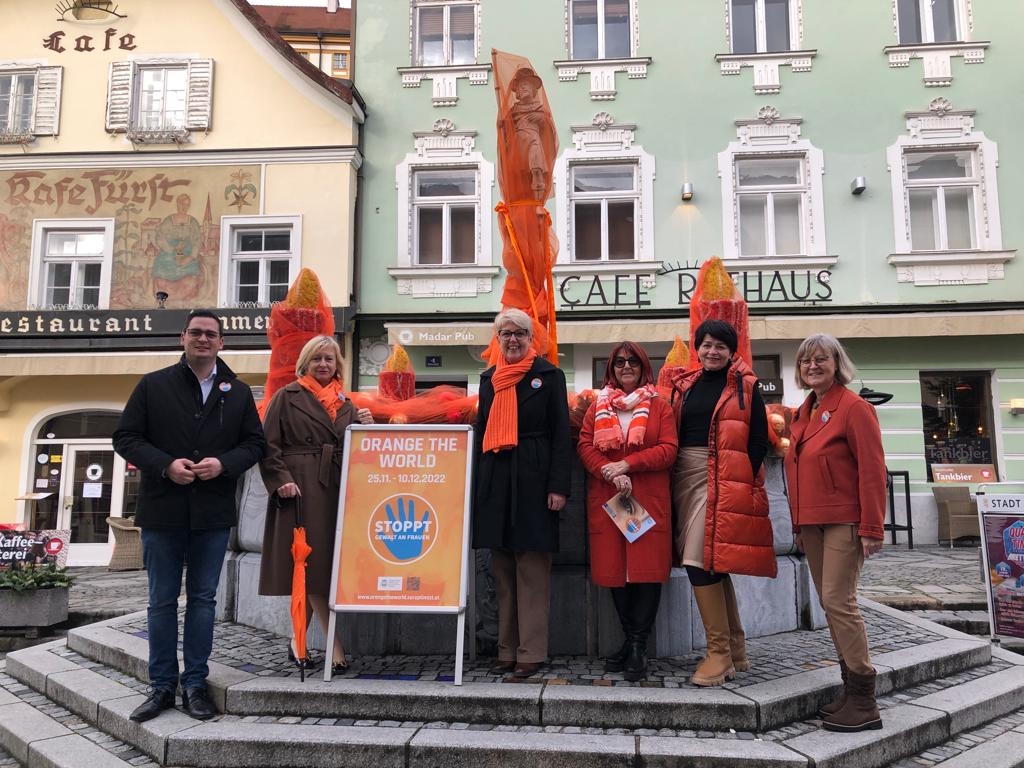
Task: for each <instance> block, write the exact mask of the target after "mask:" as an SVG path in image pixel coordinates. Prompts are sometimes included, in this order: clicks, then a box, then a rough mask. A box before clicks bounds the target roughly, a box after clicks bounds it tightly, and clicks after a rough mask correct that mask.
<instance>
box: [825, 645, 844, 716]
mask: <svg viewBox="0 0 1024 768" xmlns="http://www.w3.org/2000/svg"><path fill="white" fill-rule="evenodd" d="M849 674H850V673H849V670H848V669H847V668H846V662H845V661H843V660H842V659H840V660H839V675H840V676H841V677H842V678H843V690H841V691H840V692H839V695H838V696H836V697H835V699H833V700H832V703H831V704H823V705H822V706H820V707H818V717H821V718H825V717H828V716H829V715H834V714H835V713H836V712H838V711H839V710H840V709H842V708H843V704H845V703H846V685H847V681H848V679H849V678H848V675H849Z"/></svg>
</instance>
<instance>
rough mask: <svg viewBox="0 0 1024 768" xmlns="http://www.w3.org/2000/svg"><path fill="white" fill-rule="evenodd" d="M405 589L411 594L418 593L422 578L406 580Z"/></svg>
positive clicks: (413, 577) (416, 577) (411, 577)
mask: <svg viewBox="0 0 1024 768" xmlns="http://www.w3.org/2000/svg"><path fill="white" fill-rule="evenodd" d="M405 588H406V589H407V590H409V591H410V592H418V591H419V589H420V577H419V576H410V577H409V578H408V579H406V580H405Z"/></svg>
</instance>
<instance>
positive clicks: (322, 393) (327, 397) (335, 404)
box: [299, 373, 345, 423]
mask: <svg viewBox="0 0 1024 768" xmlns="http://www.w3.org/2000/svg"><path fill="white" fill-rule="evenodd" d="M299 385H300V386H301V387H302V388H303V389H305V390H306V391H307V392H309V393H310V394H311V395H313V397H315V398H316V399H317V401H318V402H319V403H320V405H322V406H323V407H324V410H325V411H327V415H328V416H330V417H331V423H334V420H335V418H337V416H338V409H339V408H341V404H342V403H344V402H345V393H344V392H343V391H342V389H341V382H340V381H338V380H337V379H331V380H330V382H328V384H327V386H324V387H321V386H320V382H319V381H317V380H316V379H314V378H313V377H312V376H310V375H309V374H308V373H307V374H306V375H305V376H303V377H302V378H300V379H299Z"/></svg>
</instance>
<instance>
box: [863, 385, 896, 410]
mask: <svg viewBox="0 0 1024 768" xmlns="http://www.w3.org/2000/svg"><path fill="white" fill-rule="evenodd" d="M863 383H864V382H863V381H862V382H861V384H863ZM857 394H858V395H860V396H861V397H862V398H864V399H865V400H867V401H868V402H869V403H871V404H872V405H882V404H883V403H888V402H889V401H890V400H892V398H893V396H892V395H890V394H889V393H888V392H877V391H875V390H873V389H868V388H867V387H864V386H862V387H861V388H860V392H858V393H857Z"/></svg>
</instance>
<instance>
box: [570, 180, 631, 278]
mask: <svg viewBox="0 0 1024 768" xmlns="http://www.w3.org/2000/svg"><path fill="white" fill-rule="evenodd" d="M611 166H618V167H623V168H629V169H630V170H631V171H632V175H633V189H632V190H631V191H625V190H622V191H619V190H616V191H614V192H608V193H604V192H576V191H575V184H574V177H575V175H576V172H577V171H578V170H580V169H582V168H608V167H611ZM567 171H568V178H567V182H566V194H567V196H568V199H567V201H566V211H567V214H568V218H569V232H570V233H571V234H572V236H571V238H570V239H569V240H567V241H566V251H567V253H568V256H569V259H570V261H571V262H572V263H573V264H575V265H581V264H588V265H589V264H616V265H618V264H630V263H633V262H636V261H640V258H639V256H640V247H639V246H640V205H641V197H642V192H641V189H640V163H639V161H638V160H627V161H623V160H618V161H615V162H607V161H605V162H598V161H587V162H583V161H577V162H571V163H569V164H568V168H567ZM626 201H630V202H632V203H633V258H631V259H611V258H610V257H609V254H608V250H609V248H608V231H607V230H608V227H607V224H608V205H609V203H613V202H616V203H617V202H626ZM577 202H580V203H595V202H597V203H599V204H600V206H601V253H600V256H599V258H597V259H580V258H578V257H577V255H576V203H577Z"/></svg>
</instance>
